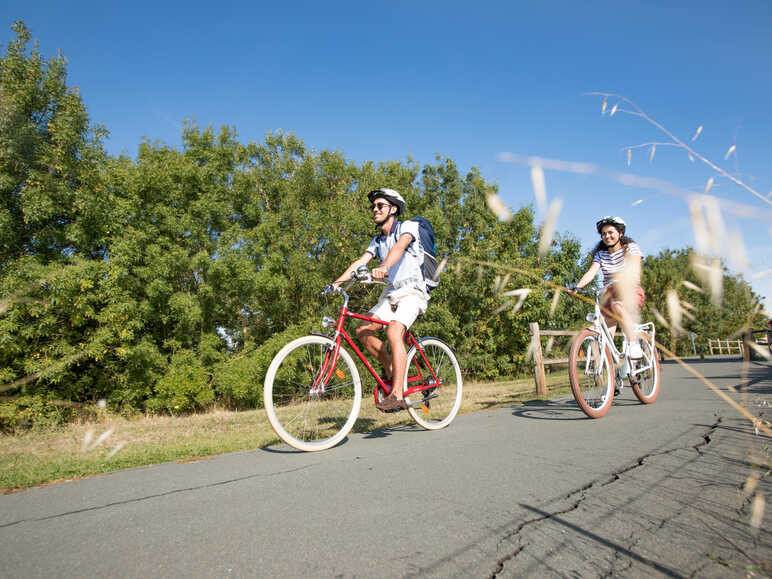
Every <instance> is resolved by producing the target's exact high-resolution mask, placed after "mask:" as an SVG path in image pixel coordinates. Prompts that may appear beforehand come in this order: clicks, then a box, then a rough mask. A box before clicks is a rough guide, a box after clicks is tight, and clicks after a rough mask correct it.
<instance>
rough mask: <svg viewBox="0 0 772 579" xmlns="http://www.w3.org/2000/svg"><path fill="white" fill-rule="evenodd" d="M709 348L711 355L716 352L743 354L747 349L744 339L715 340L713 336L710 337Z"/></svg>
mask: <svg viewBox="0 0 772 579" xmlns="http://www.w3.org/2000/svg"><path fill="white" fill-rule="evenodd" d="M708 348H709V349H710V355H711V356H714V355H716V354H719V355H721V354H727V355H729V354H737V355H739V356H742V355H743V352H744V350H745V346H744V344H743V340H713V339H711V338H708ZM732 350H734V352H733V351H732Z"/></svg>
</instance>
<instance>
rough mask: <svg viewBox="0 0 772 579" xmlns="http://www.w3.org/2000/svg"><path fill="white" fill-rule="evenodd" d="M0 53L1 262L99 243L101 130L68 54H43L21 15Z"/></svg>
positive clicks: (58, 254) (87, 250)
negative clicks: (75, 82)
mask: <svg viewBox="0 0 772 579" xmlns="http://www.w3.org/2000/svg"><path fill="white" fill-rule="evenodd" d="M12 30H13V32H14V33H15V34H16V37H15V38H14V39H13V40H11V42H10V43H9V44H8V47H7V49H6V52H5V55H4V56H3V57H2V59H0V267H2V266H3V265H5V264H6V263H7V262H8V260H10V259H13V258H17V257H20V256H23V255H34V256H36V257H38V258H39V260H41V261H51V260H62V259H64V258H65V257H66V256H68V255H72V254H73V253H75V252H78V253H83V254H86V255H92V254H99V253H101V252H102V251H103V250H104V225H105V219H104V218H105V210H106V209H107V208H108V207H109V204H106V203H104V199H103V191H102V189H101V187H100V184H99V171H100V168H101V166H102V163H103V162H104V158H105V155H104V151H103V148H102V145H101V140H102V138H103V137H104V135H105V134H106V132H105V131H104V130H103V129H102V128H100V127H92V126H91V124H90V122H89V117H88V114H87V113H86V109H85V107H84V105H83V102H82V100H81V97H80V95H79V94H78V91H77V89H74V88H69V87H68V86H67V84H66V78H67V74H66V62H65V59H64V57H63V56H61V55H59V56H56V57H52V58H50V59H48V60H45V59H44V58H43V57H42V55H41V54H40V52H39V51H38V49H37V46H36V45H35V46H33V47H32V48H31V49H30V47H29V43H30V38H31V36H30V32H29V30H28V29H27V27H26V26H25V25H24V24H23V23H22V22H16V23H15V24H14V25H13V26H12Z"/></svg>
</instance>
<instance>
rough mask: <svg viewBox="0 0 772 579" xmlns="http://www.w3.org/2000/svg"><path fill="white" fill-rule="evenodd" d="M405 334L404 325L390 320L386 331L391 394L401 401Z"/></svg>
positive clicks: (405, 360) (404, 366)
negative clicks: (390, 368)
mask: <svg viewBox="0 0 772 579" xmlns="http://www.w3.org/2000/svg"><path fill="white" fill-rule="evenodd" d="M405 332H407V328H406V327H405V325H404V324H402V323H400V322H398V321H396V320H392V322H391V323H390V324H389V327H388V329H387V330H386V337H387V338H388V340H389V346H390V347H391V355H392V371H393V373H392V378H393V380H392V382H391V383H392V384H393V385H394V387H393V389H392V393H393V394H394V396H395V397H396V398H397V399H398V400H402V385H403V383H404V382H405V373H406V372H407V350H406V349H405Z"/></svg>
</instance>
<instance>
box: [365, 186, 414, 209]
mask: <svg viewBox="0 0 772 579" xmlns="http://www.w3.org/2000/svg"><path fill="white" fill-rule="evenodd" d="M378 197H383V198H384V199H386V201H388V202H389V203H391V204H392V205H394V206H395V207H396V208H397V215H400V214H402V213H404V212H405V209H407V204H406V203H405V200H404V199H403V198H402V195H400V194H399V193H397V192H396V191H395V190H394V189H386V188H385V187H384V188H381V189H374V190H373V191H370V192H369V193H368V194H367V198H368V199H369V200H370V203H372V202H373V201H375V200H376V199H377V198H378Z"/></svg>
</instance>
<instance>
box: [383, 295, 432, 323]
mask: <svg viewBox="0 0 772 579" xmlns="http://www.w3.org/2000/svg"><path fill="white" fill-rule="evenodd" d="M427 305H428V300H427V299H426V294H425V293H424V292H422V291H421V290H417V289H413V288H400V289H398V290H395V291H392V292H391V293H389V294H388V295H387V294H386V292H384V293H382V294H381V297H380V298H379V299H378V303H377V304H375V306H374V307H373V308H372V309H371V310H370V312H369V313H370V315H371V316H373V317H375V318H378V319H380V320H383V321H384V322H391V321H392V320H396V321H398V322H399V323H400V324H403V325H404V326H405V327H406V328H410V326H412V325H413V322H415V320H416V318H417V317H418V316H420V315H421V314H423V313H424V312H425V311H426V306H427ZM393 308H396V309H393Z"/></svg>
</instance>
